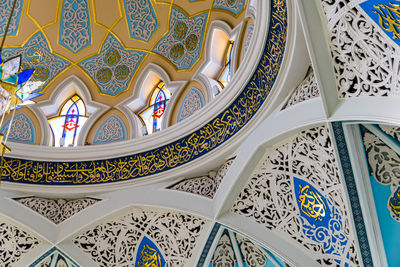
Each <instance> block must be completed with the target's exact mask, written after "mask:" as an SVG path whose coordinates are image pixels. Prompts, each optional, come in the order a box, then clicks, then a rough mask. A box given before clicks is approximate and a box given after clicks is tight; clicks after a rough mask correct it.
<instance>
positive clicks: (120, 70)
mask: <svg viewBox="0 0 400 267" xmlns="http://www.w3.org/2000/svg"><path fill="white" fill-rule="evenodd" d="M12 2H13V1H7V0H5V1H2V3H3V4H2V9H1V12H2V13H1V17H2V18H3V19H2V20H1V21H0V34H1V35H2V34H3V33H4V29H5V26H6V22H7V19H6V18H7V17H8V14H9V12H10V11H11V7H12ZM245 6H246V0H238V1H225V0H218V1H209V0H207V1H204V0H201V1H189V0H178V1H172V0H164V1H154V0H143V1H134V0H125V1H119V0H111V1H102V0H95V1H88V0H84V1H77V0H70V1H61V0H57V1H51V3H49V2H48V1H45V0H18V1H17V5H16V8H15V12H14V16H13V19H12V21H11V24H10V30H9V34H8V37H7V41H6V45H5V46H6V47H7V49H5V51H4V52H3V53H4V54H3V55H4V57H6V58H7V57H10V56H12V55H15V54H17V53H22V54H23V62H24V64H26V67H33V68H35V69H36V72H35V75H34V79H35V80H40V81H44V82H45V84H44V85H43V92H44V96H43V97H42V98H40V99H39V100H44V99H47V98H48V97H49V95H50V94H51V92H52V90H53V89H54V88H55V87H56V86H57V85H58V84H59V83H60V82H61V81H63V80H64V79H66V78H68V77H69V76H71V75H76V76H77V77H79V78H80V79H81V80H82V81H83V82H84V83H85V84H86V86H87V87H88V88H89V90H90V93H91V95H92V97H93V99H94V100H95V101H99V102H101V103H104V104H107V105H109V106H113V105H115V104H117V103H119V102H120V101H121V100H122V99H124V98H126V97H127V96H130V95H132V94H133V91H134V90H135V84H136V81H137V78H138V76H139V74H140V73H141V71H142V70H143V69H144V67H145V66H147V65H148V64H149V63H155V64H157V65H160V66H161V67H162V68H163V69H164V70H165V71H166V72H167V73H168V75H169V76H170V77H171V79H172V80H186V81H190V80H191V79H192V76H193V74H194V73H195V71H196V70H197V69H198V68H199V66H200V63H201V62H202V61H203V56H204V47H205V39H206V38H207V32H208V29H209V26H210V24H211V22H212V21H214V20H215V19H217V18H218V19H222V20H223V21H225V22H226V23H228V24H229V25H230V26H231V27H232V28H234V27H235V26H236V25H237V24H238V23H239V22H240V21H242V20H243V17H244V13H243V11H244V10H245Z"/></svg>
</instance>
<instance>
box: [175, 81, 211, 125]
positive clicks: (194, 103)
mask: <svg viewBox="0 0 400 267" xmlns="http://www.w3.org/2000/svg"><path fill="white" fill-rule="evenodd" d="M203 106H204V97H203V94H202V93H201V92H200V91H199V90H197V89H196V88H190V90H189V92H187V94H186V95H185V98H184V99H183V102H182V105H181V107H180V108H179V112H178V119H177V121H178V122H180V121H182V120H184V119H186V118H187V117H190V116H191V115H192V114H193V113H195V112H196V111H198V110H199V109H201V108H202V107H203Z"/></svg>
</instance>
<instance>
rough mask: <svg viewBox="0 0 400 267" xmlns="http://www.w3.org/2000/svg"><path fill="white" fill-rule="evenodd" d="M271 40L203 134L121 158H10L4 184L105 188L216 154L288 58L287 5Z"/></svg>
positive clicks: (274, 21) (281, 4)
mask: <svg viewBox="0 0 400 267" xmlns="http://www.w3.org/2000/svg"><path fill="white" fill-rule="evenodd" d="M270 14H271V18H270V25H269V32H268V37H267V41H266V45H265V49H264V54H263V55H262V57H261V59H260V62H259V63H258V65H257V69H256V71H255V72H254V74H253V75H252V77H251V79H250V81H249V83H248V84H247V85H246V86H245V88H244V89H243V91H242V92H241V93H240V95H239V96H238V97H237V98H236V99H235V100H234V102H233V103H232V104H231V105H229V106H228V107H227V108H226V109H225V110H224V111H223V112H221V113H220V114H219V115H218V116H217V117H215V118H214V119H212V120H211V121H210V122H208V123H207V124H205V125H204V126H203V127H201V128H200V129H199V130H197V131H195V132H193V133H191V134H189V135H186V136H184V137H183V138H181V139H179V140H177V141H175V142H172V143H170V144H167V145H164V146H161V147H159V148H155V149H152V150H149V151H145V152H142V153H138V154H134V155H131V156H125V157H120V158H115V159H107V160H95V161H81V162H45V161H32V160H23V159H11V158H6V159H5V161H4V168H3V172H2V173H3V177H2V179H3V181H7V182H18V183H26V184H40V185H85V184H103V183H109V182H119V181H126V180H131V179H136V178H140V177H144V176H148V175H152V174H156V173H160V172H164V171H167V170H170V169H173V168H175V167H178V166H181V165H183V164H185V163H188V162H190V161H193V160H195V159H197V158H199V157H201V156H203V155H205V154H206V153H208V152H210V151H212V150H213V149H215V148H217V147H218V146H220V145H222V144H223V143H224V142H226V141H228V140H229V139H230V138H231V137H233V136H234V135H235V134H236V133H238V132H239V131H240V130H241V129H242V128H243V127H244V126H245V125H246V124H247V123H248V122H249V121H250V120H251V119H252V118H253V117H254V115H255V114H256V113H257V111H258V110H259V109H260V107H261V106H262V104H263V103H264V102H265V100H266V99H267V97H268V95H269V93H270V91H271V89H272V87H273V85H274V83H275V80H276V78H277V76H278V73H279V71H280V68H281V63H282V60H283V56H284V51H285V45H286V36H287V7H286V0H271V13H270Z"/></svg>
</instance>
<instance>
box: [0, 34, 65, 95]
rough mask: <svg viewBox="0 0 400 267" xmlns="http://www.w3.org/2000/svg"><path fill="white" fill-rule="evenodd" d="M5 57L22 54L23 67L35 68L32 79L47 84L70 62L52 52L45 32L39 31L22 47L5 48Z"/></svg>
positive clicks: (43, 86)
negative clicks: (44, 34)
mask: <svg viewBox="0 0 400 267" xmlns="http://www.w3.org/2000/svg"><path fill="white" fill-rule="evenodd" d="M2 53H3V54H2V56H3V58H12V57H14V56H16V55H19V54H22V59H21V60H22V62H23V64H22V69H35V72H34V73H33V76H32V78H31V79H30V80H31V81H42V82H44V84H43V85H42V86H41V87H40V88H42V89H43V88H45V87H46V85H47V84H48V83H49V82H50V81H51V80H52V79H53V78H54V77H55V76H56V75H57V74H59V73H60V72H61V71H63V70H64V69H66V68H67V67H68V66H69V65H70V63H68V62H67V61H66V60H64V59H62V58H61V57H58V56H56V55H54V54H52V52H51V50H50V48H49V45H48V44H47V41H46V39H45V38H44V36H43V33H42V32H41V31H39V32H38V33H36V34H35V35H33V36H32V37H31V38H30V39H29V41H28V42H26V43H25V45H24V46H23V47H22V48H4V49H3V52H2Z"/></svg>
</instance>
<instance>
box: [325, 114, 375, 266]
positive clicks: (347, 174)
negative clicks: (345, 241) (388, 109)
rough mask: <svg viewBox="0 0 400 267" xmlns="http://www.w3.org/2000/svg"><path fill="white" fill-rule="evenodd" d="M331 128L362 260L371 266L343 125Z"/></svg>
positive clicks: (334, 123)
mask: <svg viewBox="0 0 400 267" xmlns="http://www.w3.org/2000/svg"><path fill="white" fill-rule="evenodd" d="M332 128H333V133H334V135H335V141H336V145H337V148H338V152H339V157H340V163H341V166H342V170H343V175H344V179H345V181H346V186H347V192H348V194H349V199H350V205H351V209H352V211H353V219H354V224H355V226H356V231H357V237H358V243H359V246H360V250H361V255H362V260H363V263H364V266H365V267H367V266H373V263H372V255H371V250H370V247H369V242H368V236H367V231H366V229H365V224H364V219H363V215H362V211H361V205H360V199H359V197H358V193H357V186H356V182H355V179H354V173H353V168H352V166H351V161H350V156H349V151H348V149H347V145H346V139H345V137H344V131H343V125H342V123H341V122H332Z"/></svg>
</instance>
